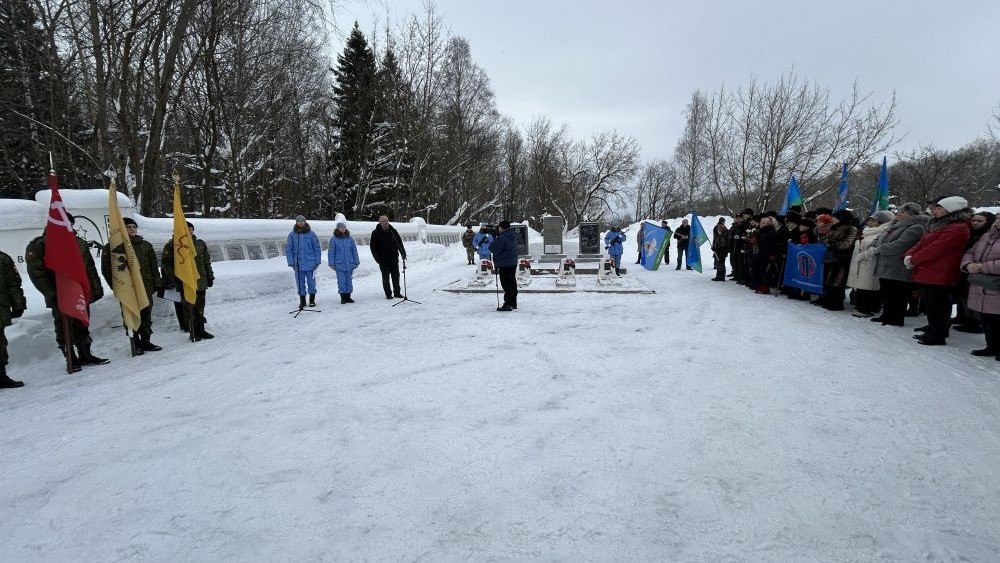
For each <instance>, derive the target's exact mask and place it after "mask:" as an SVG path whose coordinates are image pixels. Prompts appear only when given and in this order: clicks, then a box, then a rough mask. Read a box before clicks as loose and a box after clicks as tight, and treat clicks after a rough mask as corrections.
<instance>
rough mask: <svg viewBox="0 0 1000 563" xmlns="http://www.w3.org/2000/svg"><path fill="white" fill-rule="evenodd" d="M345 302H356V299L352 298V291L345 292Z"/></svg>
mask: <svg viewBox="0 0 1000 563" xmlns="http://www.w3.org/2000/svg"><path fill="white" fill-rule="evenodd" d="M344 303H354V300H353V299H351V294H350V293H345V294H344Z"/></svg>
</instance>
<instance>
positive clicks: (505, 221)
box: [498, 220, 510, 231]
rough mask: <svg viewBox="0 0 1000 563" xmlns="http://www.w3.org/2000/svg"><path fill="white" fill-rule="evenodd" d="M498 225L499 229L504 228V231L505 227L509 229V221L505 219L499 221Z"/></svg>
mask: <svg viewBox="0 0 1000 563" xmlns="http://www.w3.org/2000/svg"><path fill="white" fill-rule="evenodd" d="M498 226H499V227H500V228H501V229H503V230H505V231H506V230H507V229H509V228H510V221H507V220H504V221H500V224H499V225H498Z"/></svg>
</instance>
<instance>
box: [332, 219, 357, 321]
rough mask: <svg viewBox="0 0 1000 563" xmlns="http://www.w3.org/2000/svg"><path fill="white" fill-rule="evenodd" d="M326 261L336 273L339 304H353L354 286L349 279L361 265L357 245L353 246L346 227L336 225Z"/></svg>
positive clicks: (341, 224)
mask: <svg viewBox="0 0 1000 563" xmlns="http://www.w3.org/2000/svg"><path fill="white" fill-rule="evenodd" d="M326 261H327V263H328V264H329V265H330V267H331V268H333V270H334V271H335V272H337V291H339V292H340V304H341V305H343V304H344V303H354V300H353V299H351V293H353V292H354V284H352V283H351V278H352V277H353V276H354V269H355V268H357V267H358V266H360V265H361V260H360V259H359V258H358V245H356V244H354V239H353V238H351V232H350V231H348V230H347V225H345V224H344V223H342V222H341V223H337V229H336V230H334V231H333V237H331V238H330V250H328V251H327V254H326Z"/></svg>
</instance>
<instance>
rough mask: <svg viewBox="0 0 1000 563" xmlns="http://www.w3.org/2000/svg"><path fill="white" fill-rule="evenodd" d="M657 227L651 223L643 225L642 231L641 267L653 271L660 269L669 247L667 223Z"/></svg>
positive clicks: (664, 222)
mask: <svg viewBox="0 0 1000 563" xmlns="http://www.w3.org/2000/svg"><path fill="white" fill-rule="evenodd" d="M661 224H662V225H663V226H662V227H658V226H656V225H655V224H653V223H649V224H644V225H643V229H642V240H641V243H642V246H641V247H640V249H641V251H642V259H641V263H642V267H643V268H646V269H647V270H650V271H653V270H657V269H659V268H660V261H661V260H663V258H664V257H665V256H666V252H667V247H669V246H670V230H669V229H668V228H667V227H666V225H667V222H666V221H663V222H662V223H661Z"/></svg>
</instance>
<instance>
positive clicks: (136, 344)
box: [132, 334, 145, 356]
mask: <svg viewBox="0 0 1000 563" xmlns="http://www.w3.org/2000/svg"><path fill="white" fill-rule="evenodd" d="M144 353H145V351H144V350H143V349H142V337H141V336H139V335H138V334H133V335H132V355H133V356H141V355H143V354H144Z"/></svg>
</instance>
